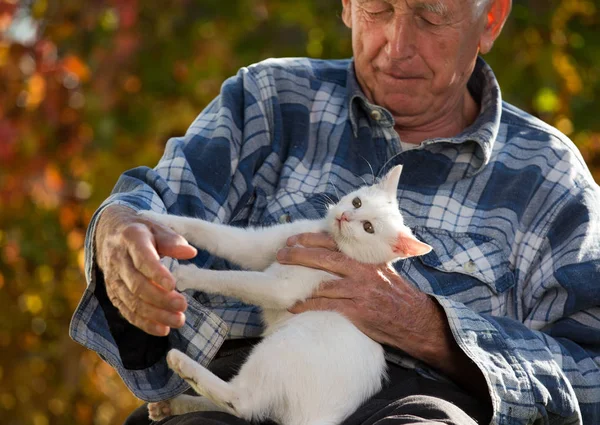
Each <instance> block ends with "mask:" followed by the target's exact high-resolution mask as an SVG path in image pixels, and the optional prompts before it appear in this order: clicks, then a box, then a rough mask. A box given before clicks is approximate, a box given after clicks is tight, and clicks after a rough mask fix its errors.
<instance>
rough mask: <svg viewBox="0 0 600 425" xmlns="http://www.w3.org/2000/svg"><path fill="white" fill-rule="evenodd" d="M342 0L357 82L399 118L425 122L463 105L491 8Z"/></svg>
mask: <svg viewBox="0 0 600 425" xmlns="http://www.w3.org/2000/svg"><path fill="white" fill-rule="evenodd" d="M343 4H344V15H343V17H344V22H345V23H346V25H348V26H349V27H350V28H351V29H352V47H353V51H354V60H355V69H356V74H357V78H358V81H359V83H360V85H361V87H362V89H363V91H364V92H365V94H366V96H367V98H368V99H369V100H370V101H371V102H373V103H375V104H378V105H380V106H383V107H385V108H387V109H388V110H389V111H391V112H392V113H393V114H394V116H395V117H396V124H398V125H401V126H402V125H410V126H413V125H426V124H427V123H428V122H433V121H435V119H436V117H437V116H440V115H443V114H444V112H445V111H446V110H448V108H452V107H456V105H457V104H459V102H460V101H461V99H462V97H463V96H465V87H466V82H467V81H468V79H469V76H470V75H471V72H472V70H473V67H474V65H475V60H476V57H477V53H478V51H479V48H480V42H481V41H482V37H485V36H486V23H487V19H486V14H485V13H482V14H480V13H476V12H475V10H474V1H473V0H343ZM482 46H483V44H482ZM490 46H491V45H490ZM486 49H487V48H485V47H482V50H486ZM484 53H485V52H484Z"/></svg>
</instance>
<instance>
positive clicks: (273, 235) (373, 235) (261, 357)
mask: <svg viewBox="0 0 600 425" xmlns="http://www.w3.org/2000/svg"><path fill="white" fill-rule="evenodd" d="M401 171H402V166H396V167H394V168H393V169H392V170H391V171H390V172H389V173H388V174H387V175H386V176H385V177H384V178H383V179H382V180H381V181H380V182H379V183H377V184H375V185H372V186H365V187H362V188H360V189H358V190H356V191H354V192H352V193H350V194H348V195H346V196H344V197H343V198H342V199H341V200H340V201H339V203H338V204H336V205H333V206H330V208H329V210H328V212H327V215H326V217H325V218H323V219H320V220H299V221H296V222H292V223H287V224H280V225H275V226H272V227H266V228H246V229H243V228H237V227H232V226H227V225H222V224H215V223H210V222H206V221H203V220H200V219H193V218H184V217H178V216H173V215H164V214H157V213H153V212H143V213H141V214H143V215H144V216H146V217H148V218H151V219H153V220H155V221H158V222H160V223H163V224H165V225H167V226H169V227H171V228H172V229H173V230H174V231H175V232H177V233H179V234H181V235H182V236H183V237H185V238H186V239H187V240H188V241H189V242H190V243H192V244H193V245H195V246H197V247H198V248H201V249H205V250H207V251H209V252H210V253H211V254H213V255H216V256H219V257H222V258H225V259H227V260H229V261H232V262H234V263H236V264H239V265H240V266H242V267H244V268H246V269H250V270H253V271H220V270H205V269H200V268H198V267H196V266H194V265H180V266H179V268H178V269H177V270H176V271H175V278H176V280H177V288H178V289H180V290H184V289H189V288H192V289H195V290H198V291H203V292H208V293H218V294H222V295H227V296H232V297H236V298H238V299H240V300H242V301H244V302H246V303H249V304H255V305H258V306H260V307H262V310H263V320H264V323H265V325H266V330H265V332H264V335H263V336H264V339H263V340H262V341H261V342H260V343H259V344H258V345H257V346H256V347H254V349H253V350H252V352H251V354H250V355H249V357H248V359H247V360H246V362H245V363H244V365H243V366H242V368H241V369H240V371H239V373H238V375H237V376H235V377H234V378H233V379H232V380H231V381H230V382H225V381H223V380H221V379H220V378H218V377H217V376H215V375H214V374H213V373H211V372H210V371H209V370H208V369H206V368H204V367H203V366H201V365H199V364H198V363H196V362H195V361H193V360H192V359H191V358H189V357H188V356H187V355H185V354H183V353H182V352H180V351H178V350H170V351H169V353H168V355H167V362H168V364H169V366H170V367H171V368H172V369H173V370H174V371H175V372H176V373H178V374H179V375H180V376H181V377H182V378H183V379H185V380H186V381H187V382H188V383H189V384H190V385H191V386H192V388H194V390H195V391H196V392H198V393H199V394H201V395H202V396H203V397H193V396H186V395H180V396H178V397H176V398H174V399H171V400H168V401H162V402H158V403H150V404H149V405H148V410H149V413H150V418H151V419H153V420H159V419H162V418H164V417H165V416H168V415H177V414H183V413H187V412H192V411H200V410H203V411H204V410H218V411H224V412H228V413H231V414H233V415H235V416H238V417H241V418H243V419H246V420H256V421H260V420H264V419H267V418H269V419H272V420H274V421H276V422H278V423H280V424H282V425H317V424H318V425H328V424H331V425H335V424H339V423H340V422H342V421H343V420H344V419H345V418H346V417H348V416H349V415H350V414H351V413H353V412H354V411H355V410H356V409H357V408H358V407H359V406H360V405H361V404H362V403H363V402H364V401H365V400H367V399H368V398H369V397H371V396H372V395H373V394H375V393H376V392H378V391H379V390H380V389H381V387H382V380H383V379H384V377H385V374H386V367H385V360H384V353H383V349H382V347H381V345H379V344H378V343H377V342H375V341H373V340H372V339H370V338H369V337H367V336H366V335H364V334H363V333H362V332H360V331H359V330H358V329H357V328H356V327H355V326H354V325H353V324H352V323H351V322H350V321H349V320H348V319H346V318H345V317H344V316H343V315H341V314H339V313H336V312H330V311H310V312H305V313H301V314H297V315H294V314H291V313H289V312H288V311H287V309H288V308H290V307H291V306H293V305H294V304H295V303H296V302H298V301H304V300H306V299H307V298H308V297H310V295H311V294H312V293H313V291H314V290H315V289H317V287H318V286H319V284H320V283H321V282H323V281H327V280H332V279H336V278H339V276H335V275H332V274H330V273H327V272H325V271H321V270H316V269H311V268H307V267H301V266H294V265H282V264H279V263H278V262H277V261H276V259H275V255H276V253H277V251H278V250H279V249H281V248H282V247H284V246H285V244H286V240H287V238H288V237H290V236H292V235H296V234H298V233H303V232H330V233H331V234H332V235H333V238H334V239H335V241H336V243H337V246H338V248H339V250H340V251H341V252H343V253H344V254H346V255H348V256H349V257H352V258H353V259H355V260H358V261H361V262H365V263H376V264H381V263H391V262H393V261H395V260H398V259H402V258H407V257H411V256H415V255H422V254H425V253H427V252H429V251H430V250H431V247H430V246H429V245H427V244H424V243H422V242H420V241H418V240H417V239H416V238H415V237H414V236H413V235H412V233H411V231H410V229H409V228H408V227H406V226H405V225H404V222H403V220H402V216H401V215H400V212H399V210H398V202H397V199H396V191H397V186H398V180H399V178H400V173H401Z"/></svg>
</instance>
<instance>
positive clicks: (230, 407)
mask: <svg viewBox="0 0 600 425" xmlns="http://www.w3.org/2000/svg"><path fill="white" fill-rule="evenodd" d="M167 363H168V364H169V367H170V368H171V369H173V370H174V371H175V372H176V373H177V374H178V375H179V376H181V377H182V378H183V379H184V380H185V381H186V382H187V383H188V384H190V386H191V387H192V388H193V389H194V391H196V392H197V393H198V394H200V395H203V396H204V397H206V398H208V399H209V400H210V401H212V402H213V403H215V404H216V405H217V406H219V407H221V408H223V409H224V411H226V412H228V413H231V414H232V415H235V416H237V417H242V416H243V415H241V412H240V411H239V410H238V408H239V405H240V399H239V396H238V394H236V393H237V392H236V391H235V389H234V387H233V386H232V385H231V384H229V383H227V382H225V381H223V380H222V379H221V378H219V377H218V376H217V375H215V374H214V373H212V372H211V371H209V370H208V369H206V368H205V367H203V366H202V365H200V364H198V363H197V362H195V361H194V360H192V359H191V358H190V357H188V356H187V355H186V354H184V353H182V352H181V351H179V350H175V349H173V350H171V351H169V353H168V354H167Z"/></svg>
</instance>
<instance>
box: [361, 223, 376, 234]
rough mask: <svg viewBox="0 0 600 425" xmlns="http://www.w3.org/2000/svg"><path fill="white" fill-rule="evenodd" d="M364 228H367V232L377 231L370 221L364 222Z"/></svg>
mask: <svg viewBox="0 0 600 425" xmlns="http://www.w3.org/2000/svg"><path fill="white" fill-rule="evenodd" d="M363 229H365V232H367V233H375V229H374V228H373V225H372V224H371V222H370V221H365V222H363Z"/></svg>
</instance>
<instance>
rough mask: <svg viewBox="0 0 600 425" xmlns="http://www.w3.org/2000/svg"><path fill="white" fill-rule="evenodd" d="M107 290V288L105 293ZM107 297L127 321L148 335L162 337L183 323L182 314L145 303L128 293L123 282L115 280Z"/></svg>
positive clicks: (183, 317)
mask: <svg viewBox="0 0 600 425" xmlns="http://www.w3.org/2000/svg"><path fill="white" fill-rule="evenodd" d="M108 289H109V288H108V286H107V292H108ZM109 297H110V300H111V302H112V303H113V304H114V305H115V307H117V309H118V310H119V311H120V312H121V314H122V315H123V316H124V317H125V319H127V321H129V322H130V323H131V324H133V325H134V326H137V327H138V328H140V329H142V330H143V331H145V332H147V333H149V334H152V335H156V336H164V335H167V334H168V333H169V330H170V328H179V327H181V326H183V324H184V323H185V316H184V314H183V313H181V312H179V313H174V312H171V311H166V310H161V309H159V308H157V307H154V306H153V305H151V304H148V303H146V302H145V301H144V300H142V299H141V298H138V297H136V296H135V295H134V294H133V293H132V292H130V291H129V288H127V285H126V284H125V282H123V281H119V280H117V281H115V282H113V283H112V284H111V285H110V293H109Z"/></svg>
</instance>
